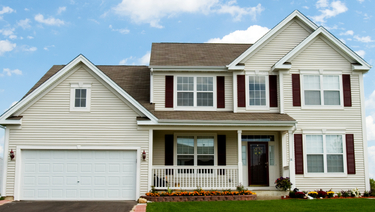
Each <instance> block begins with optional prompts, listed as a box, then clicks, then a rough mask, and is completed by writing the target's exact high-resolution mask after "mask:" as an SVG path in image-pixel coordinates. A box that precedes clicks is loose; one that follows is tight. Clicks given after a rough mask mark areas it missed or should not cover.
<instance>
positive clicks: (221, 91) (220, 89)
mask: <svg viewBox="0 0 375 212" xmlns="http://www.w3.org/2000/svg"><path fill="white" fill-rule="evenodd" d="M224 83H225V81H224V77H223V76H217V77H216V87H217V89H216V91H217V108H225V84H224Z"/></svg>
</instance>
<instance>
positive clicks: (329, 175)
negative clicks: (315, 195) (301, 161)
mask: <svg viewBox="0 0 375 212" xmlns="http://www.w3.org/2000/svg"><path fill="white" fill-rule="evenodd" d="M303 177H307V178H316V177H318V178H337V177H338V178H345V177H348V175H347V174H346V173H319V174H318V173H314V174H313V173H307V174H304V175H303Z"/></svg>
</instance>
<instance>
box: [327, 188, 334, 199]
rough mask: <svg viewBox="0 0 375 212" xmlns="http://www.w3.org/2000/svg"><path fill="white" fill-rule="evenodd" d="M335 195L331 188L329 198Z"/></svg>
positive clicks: (328, 193)
mask: <svg viewBox="0 0 375 212" xmlns="http://www.w3.org/2000/svg"><path fill="white" fill-rule="evenodd" d="M334 195H335V192H333V191H331V190H329V191H328V192H327V196H328V198H331V197H333V196H334Z"/></svg>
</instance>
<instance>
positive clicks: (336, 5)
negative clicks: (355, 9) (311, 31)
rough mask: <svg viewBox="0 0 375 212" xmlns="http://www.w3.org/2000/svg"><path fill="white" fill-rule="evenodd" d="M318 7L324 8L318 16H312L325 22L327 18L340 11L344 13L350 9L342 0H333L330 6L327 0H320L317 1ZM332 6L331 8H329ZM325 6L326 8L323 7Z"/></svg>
mask: <svg viewBox="0 0 375 212" xmlns="http://www.w3.org/2000/svg"><path fill="white" fill-rule="evenodd" d="M316 7H317V8H322V9H321V10H319V11H320V12H321V14H320V15H318V16H313V17H311V18H312V19H313V20H314V21H315V22H319V23H324V22H325V19H327V18H332V17H335V16H336V15H338V14H340V13H344V12H346V11H348V8H347V7H346V5H345V3H342V2H341V1H333V2H331V4H330V6H328V1H327V0H319V1H318V2H317V3H316ZM329 7H331V9H329ZM323 8H325V9H323Z"/></svg>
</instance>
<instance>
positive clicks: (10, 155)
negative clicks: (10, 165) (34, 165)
mask: <svg viewBox="0 0 375 212" xmlns="http://www.w3.org/2000/svg"><path fill="white" fill-rule="evenodd" d="M9 157H10V159H11V160H13V158H14V152H13V149H11V150H10V153H9Z"/></svg>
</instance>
